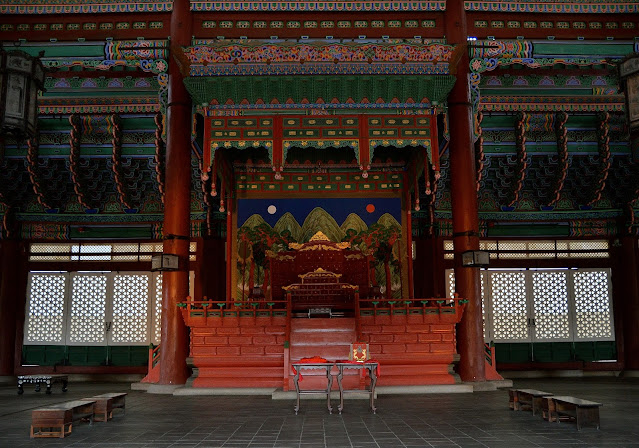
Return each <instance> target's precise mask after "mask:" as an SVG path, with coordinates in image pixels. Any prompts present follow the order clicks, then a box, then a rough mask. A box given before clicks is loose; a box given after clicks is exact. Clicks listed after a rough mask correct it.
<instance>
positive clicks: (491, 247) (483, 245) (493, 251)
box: [479, 241, 497, 258]
mask: <svg viewBox="0 0 639 448" xmlns="http://www.w3.org/2000/svg"><path fill="white" fill-rule="evenodd" d="M479 249H480V250H487V251H490V254H489V257H490V258H497V241H480V242H479Z"/></svg>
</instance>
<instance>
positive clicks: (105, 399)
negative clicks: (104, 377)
mask: <svg viewBox="0 0 639 448" xmlns="http://www.w3.org/2000/svg"><path fill="white" fill-rule="evenodd" d="M126 395H127V394H126V392H115V393H109V394H102V395H96V396H95V397H90V398H83V399H82V400H86V401H94V402H95V406H94V408H93V414H94V420H97V421H101V422H106V421H107V420H111V419H112V418H113V410H114V409H122V413H123V414H124V413H125V412H126V409H125V408H126V401H125V399H126Z"/></svg>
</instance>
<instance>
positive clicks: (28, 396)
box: [0, 378, 639, 448]
mask: <svg viewBox="0 0 639 448" xmlns="http://www.w3.org/2000/svg"><path fill="white" fill-rule="evenodd" d="M515 387H518V388H524V387H525V388H535V389H541V390H545V391H548V392H553V393H555V394H561V395H573V396H576V397H579V398H584V399H589V400H594V401H599V402H601V403H603V404H604V406H603V407H602V408H601V429H600V430H597V429H595V428H583V429H582V430H581V431H577V429H576V426H575V424H574V423H565V422H562V423H548V422H545V421H543V420H542V419H541V417H538V416H533V415H532V414H531V413H530V412H528V411H521V412H513V411H511V410H509V409H508V393H507V392H506V390H497V391H490V392H475V393H472V394H450V395H445V394H429V395H419V396H406V395H382V396H380V397H379V398H378V400H377V407H378V411H377V414H375V415H374V414H371V413H370V412H369V410H368V409H367V401H366V400H348V401H347V402H346V406H345V409H344V412H343V414H342V415H339V414H333V415H329V414H328V412H327V410H326V408H325V402H324V401H321V400H304V401H303V402H302V407H301V410H300V413H299V415H297V416H296V415H295V413H294V412H293V405H294V403H293V401H292V400H291V401H289V400H272V399H270V397H264V396H234V397H232V396H172V395H154V394H147V393H145V392H141V391H130V390H128V389H129V386H128V384H126V383H110V384H105V383H70V384H69V391H68V392H66V393H63V392H61V390H60V386H59V385H55V386H54V389H53V393H52V394H51V395H46V394H44V392H39V393H37V392H35V391H34V390H33V386H27V387H25V392H24V395H21V396H19V395H17V393H16V388H14V387H9V386H2V387H0V447H3V448H4V447H6V448H19V447H78V448H80V447H84V448H88V447H95V448H116V447H132V448H138V447H139V448H141V447H167V448H168V447H172V448H173V447H183V448H195V447H197V448H205V447H237V448H240V447H242V448H243V447H251V448H253V447H255V448H258V447H301V448H319V447H331V448H332V447H337V448H339V447H361V448H377V447H381V448H392V447H492V448H502V447H503V448H507V447H508V448H510V447H514V448H526V447H632V446H636V447H639V425H638V423H639V380H636V379H635V380H632V379H621V378H583V379H574V378H573V379H536V380H530V379H527V380H515ZM118 391H128V392H129V395H128V397H127V406H126V407H127V410H126V414H125V415H121V414H116V416H115V417H114V419H113V420H112V421H110V422H108V423H97V422H96V423H94V424H93V425H92V426H90V425H89V424H88V423H82V422H80V423H77V424H74V425H73V433H72V434H71V435H69V436H68V437H66V438H64V439H56V438H49V439H30V438H29V425H30V419H31V412H30V411H31V410H32V409H35V408H38V407H42V406H44V405H47V404H53V403H59V402H64V401H69V400H72V399H76V398H82V397H87V396H92V395H97V394H100V393H105V392H118ZM334 405H335V406H336V405H337V403H336V402H334Z"/></svg>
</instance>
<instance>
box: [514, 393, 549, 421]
mask: <svg viewBox="0 0 639 448" xmlns="http://www.w3.org/2000/svg"><path fill="white" fill-rule="evenodd" d="M508 394H509V396H510V400H509V407H510V409H512V410H514V411H521V410H522V408H523V407H530V409H531V410H532V413H533V415H535V414H537V410H539V409H541V406H542V402H541V399H542V397H547V396H550V395H552V393H550V392H544V391H542V390H535V389H511V390H510V391H509V392H508Z"/></svg>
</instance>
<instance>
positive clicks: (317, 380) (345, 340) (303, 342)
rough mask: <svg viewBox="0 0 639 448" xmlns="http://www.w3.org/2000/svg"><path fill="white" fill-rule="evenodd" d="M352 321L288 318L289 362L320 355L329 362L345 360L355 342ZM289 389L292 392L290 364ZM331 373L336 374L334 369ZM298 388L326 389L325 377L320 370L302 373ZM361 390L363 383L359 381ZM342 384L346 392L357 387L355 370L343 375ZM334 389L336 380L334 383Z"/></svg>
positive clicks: (357, 381)
mask: <svg viewBox="0 0 639 448" xmlns="http://www.w3.org/2000/svg"><path fill="white" fill-rule="evenodd" d="M355 328H356V327H355V319H354V318H312V319H308V318H297V319H291V335H290V362H291V363H292V362H295V361H299V360H300V359H302V358H311V357H313V356H320V357H322V358H325V359H326V360H328V361H336V360H340V359H348V354H349V351H350V345H351V344H352V343H353V342H356V341H357V332H356V330H355ZM288 372H289V376H288V386H289V390H295V384H294V383H293V376H294V374H293V370H292V369H291V368H290V365H289V369H288ZM333 374H335V375H336V374H337V371H336V369H333ZM302 376H303V379H302V380H301V381H300V388H301V389H314V390H320V389H324V388H325V387H326V375H325V373H324V372H321V371H313V370H304V371H302ZM361 383H362V384H361V387H363V382H361ZM343 384H344V386H345V387H348V388H349V389H356V388H359V387H360V376H359V372H358V371H356V370H350V371H349V370H346V371H345V372H344V379H343ZM333 389H334V390H337V380H336V379H335V380H334V381H333Z"/></svg>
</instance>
